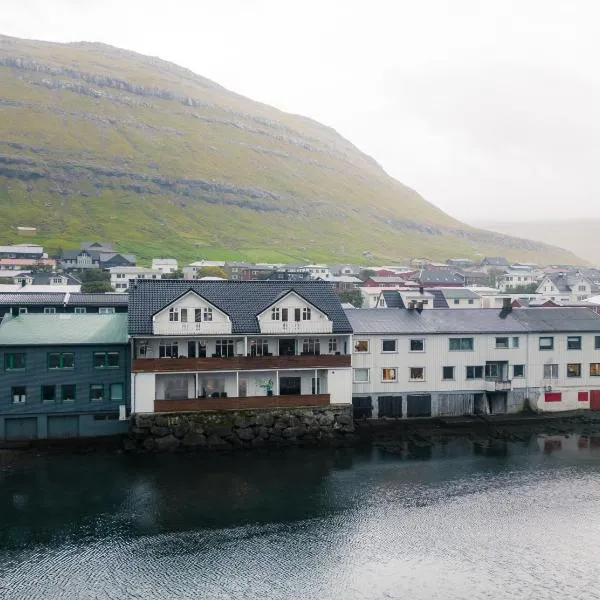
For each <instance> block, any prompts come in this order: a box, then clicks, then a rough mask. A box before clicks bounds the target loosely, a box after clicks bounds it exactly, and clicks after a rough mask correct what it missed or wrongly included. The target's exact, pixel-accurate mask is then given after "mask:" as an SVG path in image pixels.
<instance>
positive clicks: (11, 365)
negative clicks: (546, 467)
mask: <svg viewBox="0 0 600 600" xmlns="http://www.w3.org/2000/svg"><path fill="white" fill-rule="evenodd" d="M24 368H25V352H8V353H6V354H5V355H4V369H5V370H6V371H16V370H17V369H24Z"/></svg>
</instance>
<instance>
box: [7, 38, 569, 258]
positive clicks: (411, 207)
mask: <svg viewBox="0 0 600 600" xmlns="http://www.w3.org/2000/svg"><path fill="white" fill-rule="evenodd" d="M0 81H1V82H2V85H1V86H0V207H1V208H2V209H3V210H1V211H0V225H1V226H2V227H0V237H1V238H2V241H5V242H13V241H15V240H16V239H17V238H16V230H15V228H16V227H17V226H33V227H37V229H38V232H39V234H38V237H37V238H36V240H35V241H39V242H41V243H44V244H45V245H46V246H48V247H50V248H59V247H74V246H76V245H77V244H78V243H79V241H80V240H83V239H101V240H107V241H112V242H114V243H115V244H116V246H117V248H118V249H119V250H121V251H130V252H135V253H136V254H137V255H138V256H139V257H141V258H142V259H148V258H150V257H152V256H158V255H169V256H177V257H178V258H182V259H193V258H198V257H200V256H204V257H206V258H215V257H222V258H225V259H228V258H229V259H237V258H240V259H247V260H273V261H298V260H334V261H338V262H365V259H367V258H372V259H373V260H378V259H380V260H386V261H387V260H401V259H406V258H410V257H414V256H428V257H430V258H433V259H443V258H446V257H450V256H471V257H475V256H476V255H477V254H487V255H505V256H507V257H509V258H513V259H521V260H534V261H536V262H579V261H578V259H577V258H576V257H575V256H574V255H573V254H572V253H569V252H567V251H564V250H562V249H560V248H556V247H553V246H549V245H546V244H543V243H539V242H532V241H528V240H521V239H516V238H510V237H507V236H505V235H501V234H497V233H492V232H487V231H482V230H479V229H475V228H472V227H469V226H467V225H464V224H463V223H460V222H459V221H457V220H455V219H453V218H452V217H450V216H449V215H447V214H445V213H444V212H442V211H441V210H439V209H438V208H436V207H435V206H433V205H432V204H430V203H429V202H427V201H425V200H424V199H423V198H422V197H421V196H419V195H418V194H417V193H416V192H415V191H414V190H411V189H410V188H408V187H406V186H404V185H403V184H401V183H400V182H398V181H396V180H395V179H393V178H391V177H389V176H388V175H387V174H386V173H385V172H384V170H383V169H382V168H381V167H380V166H379V165H378V164H377V163H376V162H375V161H374V160H373V159H372V158H371V157H369V156H366V155H365V154H363V153H362V152H360V151H359V150H358V149H357V148H356V147H355V146H353V145H352V144H351V143H350V142H349V141H347V140H345V139H344V138H343V137H341V136H340V135H338V134H337V133H336V132H335V131H334V130H333V129H331V128H329V127H326V126H323V125H321V124H320V123H317V122H315V121H312V120H310V119H308V118H305V117H301V116H296V115H290V114H286V113H283V112H281V111H278V110H276V109H274V108H272V107H269V106H266V105H264V104H260V103H258V102H255V101H253V100H250V99H247V98H244V97H243V96H240V95H238V94H235V93H233V92H230V91H228V90H226V89H225V88H223V87H221V86H220V85H218V84H216V83H214V82H212V81H210V80H208V79H205V78H203V77H201V76H199V75H196V74H194V73H192V72H191V71H189V70H187V69H184V68H182V67H179V66H177V65H174V64H172V63H168V62H166V61H163V60H160V59H157V58H151V57H147V56H143V55H140V54H136V53H134V52H130V51H126V50H120V49H118V48H113V47H111V46H106V45H104V44H92V43H76V44H55V43H48V42H37V41H30V40H20V39H16V38H9V37H4V36H0Z"/></svg>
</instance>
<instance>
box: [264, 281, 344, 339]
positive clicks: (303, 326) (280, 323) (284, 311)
mask: <svg viewBox="0 0 600 600" xmlns="http://www.w3.org/2000/svg"><path fill="white" fill-rule="evenodd" d="M257 319H258V325H259V327H260V332H261V333H331V332H332V330H333V322H332V321H331V319H330V318H329V316H328V315H327V314H325V313H324V312H323V311H321V310H319V309H318V308H317V307H316V306H315V305H314V304H312V303H310V302H309V301H308V300H306V299H305V298H303V297H302V296H301V295H300V294H299V293H298V292H296V291H294V290H289V291H287V292H284V293H283V294H281V296H280V297H279V298H278V299H277V300H275V302H273V303H272V304H270V305H269V306H268V307H267V308H266V309H265V310H263V311H262V312H261V313H259V314H258V315H257Z"/></svg>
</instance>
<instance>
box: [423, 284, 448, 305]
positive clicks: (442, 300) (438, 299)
mask: <svg viewBox="0 0 600 600" xmlns="http://www.w3.org/2000/svg"><path fill="white" fill-rule="evenodd" d="M427 291H428V292H429V293H430V294H433V308H449V306H448V301H447V300H446V296H445V295H444V292H443V291H442V290H440V289H438V288H429V289H428V290H427Z"/></svg>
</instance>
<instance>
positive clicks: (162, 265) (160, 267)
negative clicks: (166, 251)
mask: <svg viewBox="0 0 600 600" xmlns="http://www.w3.org/2000/svg"><path fill="white" fill-rule="evenodd" d="M151 269H152V270H153V271H159V272H160V273H162V274H163V275H169V274H171V273H174V272H175V271H177V260H176V259H174V258H153V259H152V266H151Z"/></svg>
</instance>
